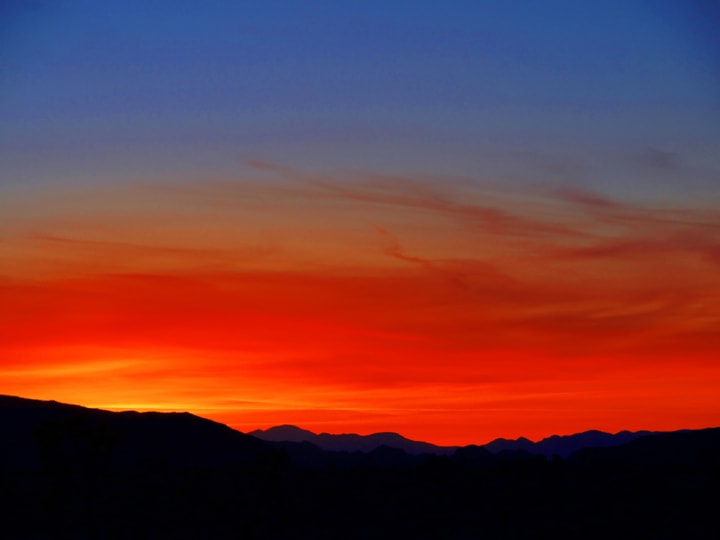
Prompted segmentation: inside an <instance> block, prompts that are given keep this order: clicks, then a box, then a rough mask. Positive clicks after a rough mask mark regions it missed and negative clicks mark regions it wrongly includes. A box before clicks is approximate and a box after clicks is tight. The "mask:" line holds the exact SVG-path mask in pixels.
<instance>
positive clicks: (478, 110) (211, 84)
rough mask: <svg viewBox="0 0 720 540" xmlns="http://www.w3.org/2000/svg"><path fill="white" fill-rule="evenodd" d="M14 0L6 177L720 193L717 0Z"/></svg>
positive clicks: (1, 148)
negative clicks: (258, 176) (212, 176)
mask: <svg viewBox="0 0 720 540" xmlns="http://www.w3.org/2000/svg"><path fill="white" fill-rule="evenodd" d="M3 5H4V7H3V8H2V9H3V12H2V19H3V21H4V22H3V28H2V34H3V35H4V37H3V38H2V41H0V45H1V50H2V53H1V54H2V55H1V56H0V69H1V70H2V79H0V84H1V86H0V118H1V119H2V122H3V125H4V128H3V129H2V133H1V134H0V160H2V162H3V163H4V165H3V166H2V168H3V171H2V178H3V179H2V182H3V184H5V185H15V186H17V185H42V184H45V183H48V182H53V183H57V182H61V183H62V182H117V181H125V180H130V179H133V180H137V179H152V178H156V177H162V178H168V177H173V176H183V175H184V176H192V175H199V174H207V173H218V174H228V173H242V171H241V169H242V163H243V161H245V160H248V159H263V160H266V161H269V162H273V163H279V164H282V165H286V166H292V167H296V168H299V169H303V170H308V171H328V170H341V169H354V170H358V169H359V170H367V171H374V172H387V173H409V174H424V175H448V176H451V175H456V176H463V177H470V178H479V179H493V180H495V181H504V182H513V181H514V180H513V179H518V178H521V179H523V180H524V181H531V182H532V181H539V182H579V183H581V184H583V185H584V186H585V187H588V188H590V187H591V188H593V189H595V190H597V191H600V192H606V193H607V194H609V195H615V196H630V197H632V196H640V197H654V196H658V197H659V198H661V199H664V198H668V197H669V198H683V197H690V198H697V197H703V198H705V197H707V196H708V195H712V196H716V195H717V194H718V188H717V187H716V185H717V183H718V182H716V181H715V180H716V178H717V175H718V171H719V170H720V163H719V162H720V158H718V157H717V156H718V155H720V151H719V150H718V149H719V141H720V38H718V37H717V36H714V34H713V31H712V30H713V28H714V27H716V26H715V25H717V24H720V5H719V4H718V3H717V2H712V1H708V0H699V1H690V2H688V1H684V2H681V1H679V0H677V1H674V0H662V1H655V2H649V1H640V0H628V1H622V2H620V1H609V2H608V1H604V2H600V1H597V2H573V1H560V0H553V1H546V2H520V1H503V2H501V1H474V2H469V1H452V2H443V3H440V2H423V1H413V2H406V1H394V2H375V1H367V2H348V1H340V2H311V1H303V2H299V1H298V2H292V1H271V2H228V1H215V2H190V1H175V2H171V1H143V2H137V1H122V2H116V1H103V2H94V1H80V0H74V1H57V2H42V1H37V2H18V1H10V2H5V3H4V4H3Z"/></svg>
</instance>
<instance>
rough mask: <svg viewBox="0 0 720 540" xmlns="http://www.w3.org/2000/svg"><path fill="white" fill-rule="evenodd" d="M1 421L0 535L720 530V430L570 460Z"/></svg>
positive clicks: (109, 419)
mask: <svg viewBox="0 0 720 540" xmlns="http://www.w3.org/2000/svg"><path fill="white" fill-rule="evenodd" d="M0 429H1V430H2V435H1V437H2V438H0V512H1V515H0V538H8V539H12V538H73V539H82V538H107V539H115V538H128V539H130V538H132V539H135V538H153V539H156V538H163V539H164V538H256V539H286V538H287V539H304V538H308V539H309V538H312V539H324V538H328V539H330V538H332V539H338V538H343V539H345V538H348V539H353V538H357V539H366V538H373V539H375V538H381V539H382V538H392V539H400V538H413V539H415V538H419V539H430V538H438V539H466V538H533V539H535V538H543V537H552V538H717V537H720V527H718V524H717V519H716V518H715V514H716V512H717V507H718V503H719V502H720V501H719V495H718V493H720V429H718V428H713V429H706V430H697V431H687V432H675V433H664V434H652V435H646V436H641V437H637V438H635V439H634V440H632V441H631V442H629V443H627V444H623V445H619V446H614V447H610V448H598V447H594V448H586V449H584V450H580V451H578V452H575V453H574V454H572V455H571V456H570V457H568V458H562V457H559V456H558V455H555V456H554V457H551V458H548V457H546V456H544V455H538V454H532V453H530V452H528V451H526V450H522V449H521V450H510V449H501V450H500V451H498V452H496V453H493V452H491V451H490V450H489V449H488V448H487V447H479V446H468V447H464V448H459V449H457V450H456V451H454V452H453V453H452V454H450V455H437V454H429V455H428V454H415V455H412V454H408V453H406V452H405V451H403V450H401V449H397V448H390V447H388V446H380V447H377V448H375V449H374V450H372V451H370V452H327V451H323V450H321V449H320V448H318V447H317V446H315V445H313V444H311V443H309V442H292V441H291V442H265V441H261V440H258V439H256V438H254V437H251V436H248V435H243V434H241V433H238V432H236V431H234V430H232V429H230V428H228V427H226V426H223V425H221V424H217V423H215V422H211V421H209V420H205V419H202V418H198V417H196V416H193V415H190V414H160V413H111V412H106V411H98V410H93V409H86V408H83V407H77V406H71V405H62V404H58V403H55V402H40V401H33V400H24V399H20V398H13V397H7V396H0ZM555 454H557V452H555Z"/></svg>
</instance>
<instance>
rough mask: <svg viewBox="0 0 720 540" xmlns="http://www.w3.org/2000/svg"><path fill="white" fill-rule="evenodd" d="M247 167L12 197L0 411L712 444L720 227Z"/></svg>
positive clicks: (470, 439)
mask: <svg viewBox="0 0 720 540" xmlns="http://www.w3.org/2000/svg"><path fill="white" fill-rule="evenodd" d="M251 165H252V167H251V169H252V172H251V173H249V174H248V176H247V177H238V178H235V177H226V178H215V179H212V178H210V179H208V178H202V179H185V180H184V181H182V182H178V181H177V180H175V181H170V180H168V181H155V182H143V183H140V182H138V183H135V184H124V185H116V186H114V187H100V186H97V185H96V186H93V187H83V186H76V187H74V188H68V187H65V188H62V189H61V188H57V189H55V190H52V189H48V188H44V189H43V190H42V191H40V190H37V191H32V190H30V189H28V190H24V191H23V190H16V191H15V192H13V193H10V192H7V194H6V195H7V196H5V197H4V199H3V200H2V201H0V216H1V217H0V225H1V229H0V230H1V231H2V236H0V247H1V248H2V249H1V250H0V267H1V268H2V273H1V274H0V299H1V305H2V309H1V310H0V381H2V382H1V383H0V386H1V387H0V392H2V393H5V394H14V395H21V396H25V397H32V398H39V399H55V400H58V401H65V402H72V403H78V404H82V405H86V406H92V407H101V408H116V409H125V408H140V409H157V410H190V411H192V412H195V413H197V414H199V415H202V416H206V417H209V418H213V419H217V420H219V421H222V422H225V423H228V424H230V425H232V426H233V427H236V428H238V429H240V430H243V431H247V430H252V429H256V428H265V427H269V426H271V425H275V424H280V423H292V424H297V425H300V426H302V427H305V428H308V429H312V430H315V431H329V432H358V433H370V432H376V431H390V430H392V431H398V432H400V433H402V434H404V435H406V436H408V437H411V438H416V439H422V440H428V441H431V442H435V443H444V444H469V443H483V442H487V441H489V440H491V439H493V438H495V437H500V436H503V437H518V436H521V435H523V436H527V437H530V438H539V437H543V436H547V435H550V434H552V433H561V434H566V433H572V432H577V431H582V430H586V429H602V430H606V431H618V430H622V429H656V430H661V429H678V428H699V427H707V426H715V425H718V424H720V397H719V395H720V393H718V388H720V361H719V360H720V354H719V353H720V332H718V329H719V328H720V307H719V306H720V247H719V244H718V237H719V235H718V231H719V230H720V214H718V212H716V211H712V210H709V209H707V208H705V207H703V206H701V205H700V204H699V203H698V204H695V205H689V204H686V205H685V206H684V207H682V208H681V207H676V206H670V205H666V206H661V204H660V203H659V202H657V201H655V203H654V204H653V205H649V204H641V203H632V204H631V203H628V202H620V201H614V200H610V199H606V198H604V197H601V196H599V195H596V194H594V193H592V192H588V191H583V190H581V189H577V188H573V189H570V188H567V187H562V186H547V185H527V186H524V187H523V188H522V189H521V188H519V187H515V188H514V189H513V190H510V189H507V188H504V187H503V186H502V185H501V184H497V183H491V182H479V181H469V180H465V179H462V178H424V179H420V180H418V179H410V178H402V177H386V176H381V175H377V174H370V173H359V172H355V173H344V174H340V173H338V174H337V175H330V174H324V175H320V174H317V175H315V174H311V173H304V172H298V171H292V170H285V169H282V168H280V167H275V166H272V165H269V164H265V163H259V162H256V163H252V164H251ZM710 208H711V207H710Z"/></svg>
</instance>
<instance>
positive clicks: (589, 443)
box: [484, 430, 652, 457]
mask: <svg viewBox="0 0 720 540" xmlns="http://www.w3.org/2000/svg"><path fill="white" fill-rule="evenodd" d="M651 433H652V432H650V431H620V432H619V433H615V434H612V433H605V432H604V431H597V430H590V431H584V432H582V433H576V434H574V435H552V436H551V437H547V438H545V439H542V440H540V441H538V442H533V441H531V440H529V439H526V438H525V437H520V438H519V439H495V440H494V441H492V442H490V443H488V444H486V445H484V447H485V448H486V449H488V450H490V451H491V452H501V451H503V450H522V451H525V452H530V453H531V454H541V455H544V456H548V457H551V456H553V455H558V456H561V457H567V456H569V455H571V454H572V453H574V452H577V451H578V450H580V449H582V448H588V447H593V448H601V447H609V446H618V445H621V444H625V443H628V442H630V441H633V440H635V439H637V438H638V437H641V436H643V435H650V434H651Z"/></svg>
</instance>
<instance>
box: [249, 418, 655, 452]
mask: <svg viewBox="0 0 720 540" xmlns="http://www.w3.org/2000/svg"><path fill="white" fill-rule="evenodd" d="M651 433H653V432H651V431H635V432H631V431H621V432H619V433H616V434H611V433H605V432H603V431H596V430H591V431H585V432H583V433H577V434H574V435H562V436H559V435H553V436H552V437H547V438H545V439H542V440H541V441H538V442H533V441H531V440H529V439H526V438H524V437H520V438H519V439H495V440H494V441H492V442H490V443H488V444H485V445H482V448H485V449H486V450H488V451H490V452H491V453H493V454H497V453H499V452H503V451H513V452H515V451H524V452H528V453H530V454H540V455H544V456H547V457H551V456H553V455H558V456H560V457H567V456H569V455H570V454H572V453H573V452H576V451H578V450H580V449H582V448H588V447H608V446H617V445H620V444H625V443H628V442H630V441H632V440H634V439H637V438H638V437H640V436H642V435H649V434H651ZM248 435H252V436H253V437H257V438H258V439H262V440H264V441H271V442H276V443H277V442H295V443H298V442H308V443H311V444H314V445H315V446H317V447H318V448H320V449H322V450H327V451H332V452H372V451H373V450H375V449H377V448H379V447H381V446H388V447H390V448H397V449H400V450H404V451H405V452H407V453H408V454H412V455H420V454H436V455H439V456H441V455H444V456H449V455H452V454H454V453H455V452H456V450H457V449H458V448H459V447H457V446H436V445H434V444H430V443H427V442H420V441H413V440H410V439H406V438H405V437H403V436H402V435H398V434H397V433H373V434H371V435H356V434H341V435H333V434H330V433H319V434H316V433H313V432H312V431H308V430H306V429H301V428H299V427H297V426H292V425H282V426H275V427H272V428H269V429H266V430H260V429H259V430H255V431H251V432H249V433H248Z"/></svg>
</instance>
